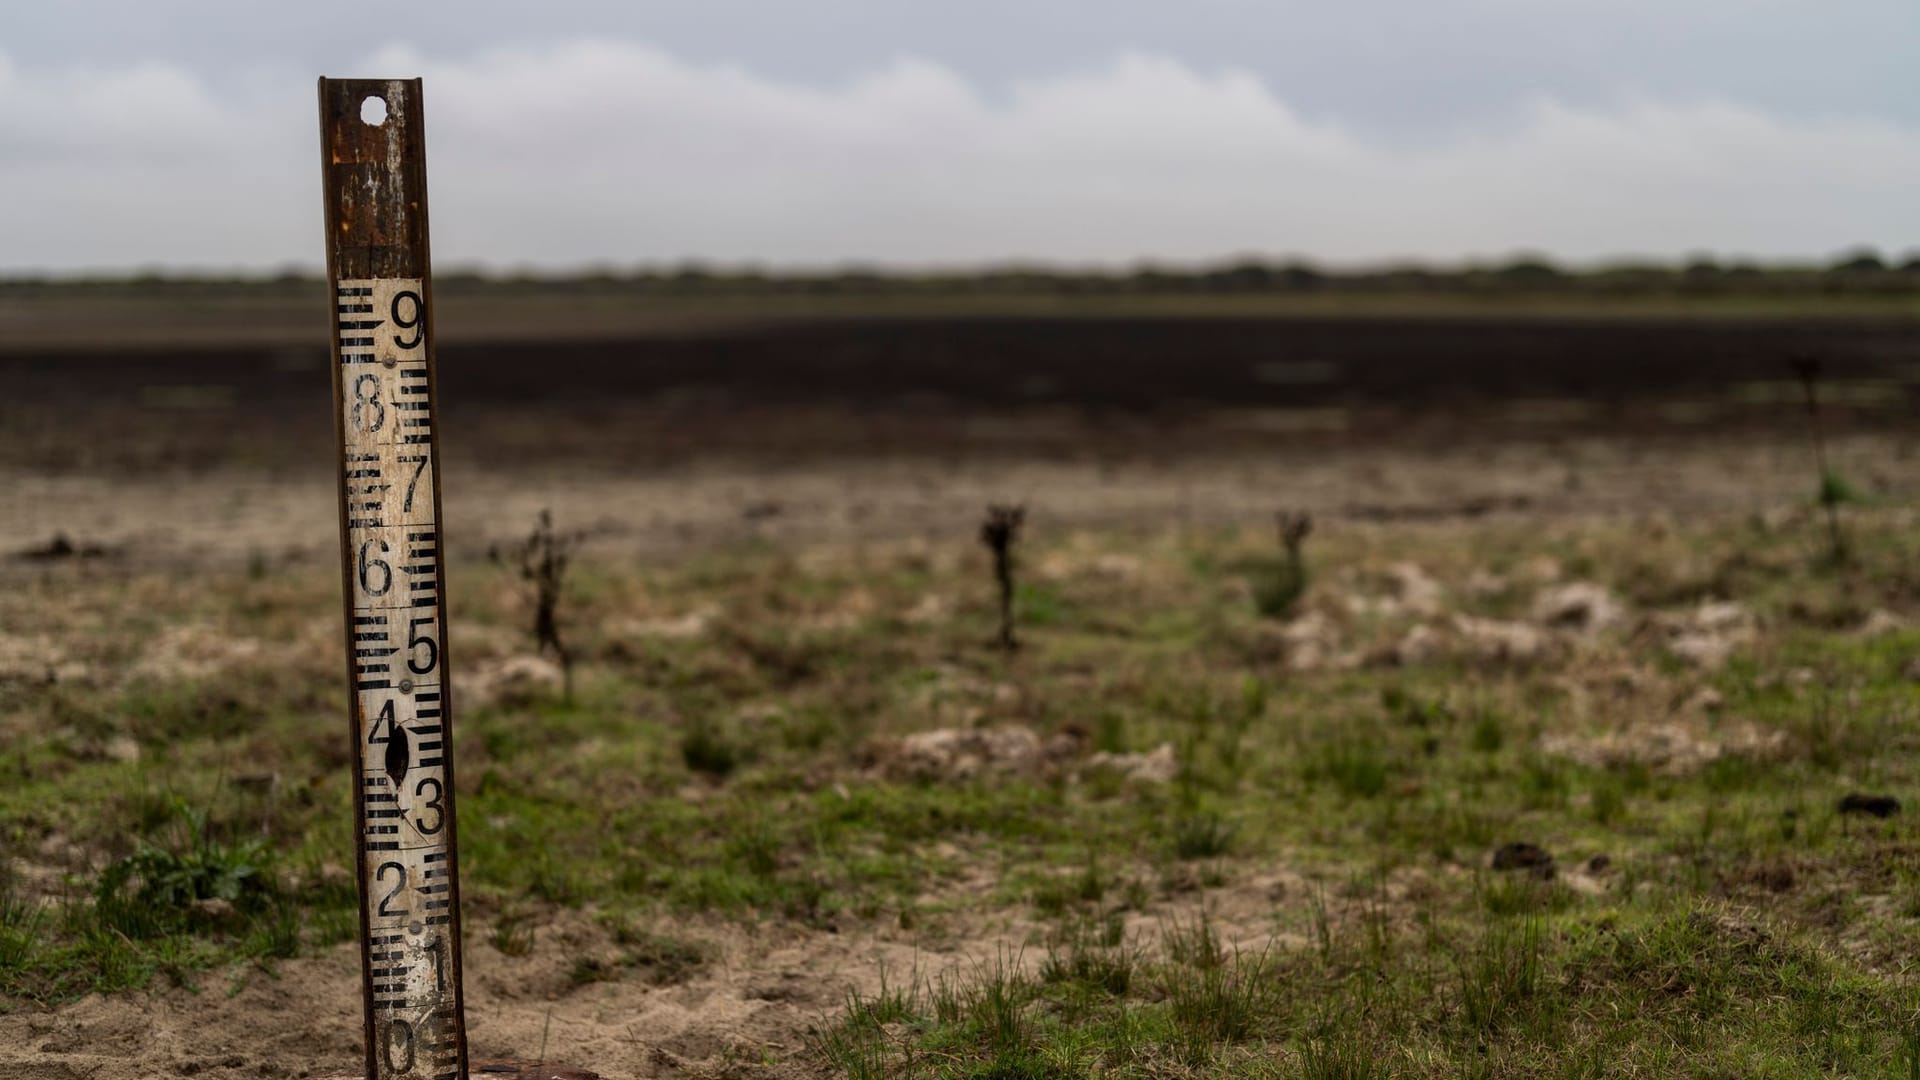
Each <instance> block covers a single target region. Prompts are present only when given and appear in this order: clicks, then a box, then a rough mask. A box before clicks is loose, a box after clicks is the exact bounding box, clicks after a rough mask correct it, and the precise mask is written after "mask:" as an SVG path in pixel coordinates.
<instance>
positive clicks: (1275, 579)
mask: <svg viewBox="0 0 1920 1080" xmlns="http://www.w3.org/2000/svg"><path fill="white" fill-rule="evenodd" d="M1273 517H1274V532H1275V535H1276V536H1277V537H1278V538H1279V540H1280V549H1281V552H1282V554H1283V556H1284V560H1283V561H1282V562H1279V563H1276V564H1275V565H1274V566H1273V569H1272V572H1271V573H1269V574H1267V575H1265V576H1263V577H1262V578H1261V579H1260V580H1259V581H1258V582H1256V583H1255V585H1254V603H1255V605H1256V606H1258V608H1259V609H1260V614H1262V615H1265V616H1267V617H1269V618H1281V617H1284V616H1287V615H1290V614H1292V613H1293V609H1294V607H1295V606H1296V605H1297V604H1299V602H1300V597H1301V596H1302V595H1304V594H1305V593H1306V591H1307V559H1306V552H1305V548H1306V543H1307V536H1308V535H1309V534H1310V533H1312V532H1313V515H1311V514H1308V513H1306V512H1305V511H1293V510H1281V511H1279V512H1278V513H1276V514H1274V516H1273Z"/></svg>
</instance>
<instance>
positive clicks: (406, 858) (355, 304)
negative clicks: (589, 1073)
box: [320, 79, 467, 1080]
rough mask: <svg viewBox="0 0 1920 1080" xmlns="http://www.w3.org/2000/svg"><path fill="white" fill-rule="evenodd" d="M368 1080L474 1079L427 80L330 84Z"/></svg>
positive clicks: (332, 271) (337, 420)
mask: <svg viewBox="0 0 1920 1080" xmlns="http://www.w3.org/2000/svg"><path fill="white" fill-rule="evenodd" d="M320 140H321V149H322V153H323V155H324V162H325V164H324V188H325V194H326V218H327V280H328V286H329V295H330V296H331V297H332V307H333V315H334V317H333V320H332V321H333V325H334V333H333V361H334V362H333V365H332V369H333V372H334V376H335V378H334V384H333V385H334V425H335V428H336V430H337V431H338V433H339V448H340V460H339V464H340V539H341V563H340V565H341V571H342V575H343V579H344V590H345V600H346V644H347V672H348V679H349V684H350V687H351V689H350V691H349V697H348V702H349V704H348V714H349V716H350V717H351V719H352V734H353V784H354V789H353V791H354V813H355V821H354V824H355V830H356V834H357V837H358V843H357V849H358V856H359V857H358V860H357V865H356V868H355V869H356V871H357V873H358V876H359V881H360V961H361V972H362V985H363V989H364V993H365V999H366V1038H367V1077H368V1078H369V1080H386V1078H399V1077H419V1078H431V1080H463V1078H464V1077H465V1076H466V1075H467V1040H466V1018H465V1012H464V1002H463V1001H462V999H461V994H460V876H459V873H458V858H457V856H456V845H455V842H454V815H453V752H452V745H453V744H452V740H451V738H450V737H449V736H450V734H451V730H452V720H453V714H452V709H451V704H452V703H451V695H450V694H449V692H448V682H447V624H446V619H445V611H446V609H445V606H444V603H443V601H444V597H445V587H446V580H445V573H444V569H443V568H444V564H445V560H444V559H443V558H442V544H441V538H440V484H439V475H438V474H439V469H438V461H439V454H438V452H437V446H436V443H435V437H434V412H433V382H434V364H433V286H432V281H431V274H430V271H429V268H428V260H427V170H426V149H425V138H424V132H423V127H422V121H421V115H420V80H418V79H394V80H368V79H321V80H320Z"/></svg>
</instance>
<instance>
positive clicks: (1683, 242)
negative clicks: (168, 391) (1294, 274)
mask: <svg viewBox="0 0 1920 1080" xmlns="http://www.w3.org/2000/svg"><path fill="white" fill-rule="evenodd" d="M330 11H340V12H342V13H344V14H343V15H342V16H333V15H330V14H329V12H330ZM529 12H532V14H529ZM1916 55H1920V2H1917V0H1339V2H1329V0H1311V2H1296V0H967V2H965V3H960V2H954V0H947V2H943V3H937V4H936V3H925V2H921V0H812V2H810V3H798V2H795V0H755V2H748V0H697V2H683V3H660V2H654V0H625V2H619V0H598V2H595V0H543V2H541V3H538V4H506V3H499V2H495V0H464V2H457V3H453V2H450V3H434V2H423V0H412V2H409V3H404V4H351V5H349V4H328V3H325V2H311V3H303V4H291V3H272V4H268V3H261V2H259V0H253V2H242V0H201V2H185V3H173V4H161V3H155V2H152V0H146V2H136V0H126V2H107V0H102V2H93V3H89V2H76V0H68V2H63V3H59V4H25V3H15V4H8V5H6V6H5V7H4V8H0V273H18V272H23V271H38V270H49V269H51V270H62V271H68V270H77V269H128V268H139V267H149V266H172V267H180V268H197V269H215V270H224V269H231V268H240V269H272V268H276V267H281V266H286V265H294V266H304V267H313V266H316V265H317V264H318V262H319V256H320V251H319V248H320V241H321V237H320V225H319V221H320V200H319V179H318V178H319V160H318V157H319V150H318V141H317V140H318V136H317V122H316V120H315V104H314V91H313V80H314V78H315V77H316V76H319V75H335V76H352V75H380V76H410V75H421V76H424V77H425V78H426V80H427V83H426V95H427V96H426V102H427V117H428V143H429V157H430V173H431V176H432V184H433V213H434V221H433V236H434V244H435V252H434V255H435V260H436V263H438V264H439V265H441V266H442V267H447V266H453V265H463V264H465V265H484V266H488V267H492V268H496V269H506V268H513V267H521V266H534V267H543V268H551V269H565V268H572V267H579V266H586V265H594V264H598V265H610V266H633V265H639V264H659V263H668V262H676V261H679V260H683V259H689V258H697V259H703V260H707V261H712V262H717V263H723V264H731V263H747V262H755V263H762V264H767V265H773V266H796V265H799V266H821V265H830V264H837V263H842V262H848V261H865V262H878V263H885V264H894V265H907V266H924V265H951V264H974V263H983V262H1002V261H1008V260H1017V259H1018V260H1040V261H1049V262H1059V263H1075V264H1079V263H1110V264H1119V263H1131V262H1135V261H1138V260H1142V259H1159V260H1165V261H1189V260H1201V259H1214V258H1222V257H1231V256H1236V255H1240V254H1258V255H1266V256H1272V257H1283V256H1294V255H1298V256H1305V257H1310V258H1317V259H1322V260H1325V261H1329V262H1334V263H1354V262H1377V261H1381V260H1387V259H1397V258H1408V257H1410V258H1424V259H1429V260H1442V261H1452V260H1458V259H1462V258H1470V257H1501V256H1505V255H1508V254H1511V253H1514V252H1518V251H1534V252H1542V253H1546V254H1551V255H1554V256H1557V257H1560V258H1565V259H1571V260H1593V259H1598V258H1607V257H1614V256H1625V255H1652V256H1660V257H1670V258H1677V257H1681V256H1685V255H1688V254H1691V253H1696V252H1712V253H1716V254H1719V255H1723V256H1758V257H1767V258H1823V257H1827V256H1829V255H1831V254H1833V253H1834V252H1836V251H1839V250H1841V249H1845V248H1849V247H1853V246H1857V245H1862V244H1866V245H1873V246H1876V247H1879V248H1881V249H1883V250H1886V251H1888V252H1892V253H1899V252H1904V251H1906V250H1907V249H1908V248H1910V247H1920V66H1916V64H1915V61H1914V58H1915V56H1916Z"/></svg>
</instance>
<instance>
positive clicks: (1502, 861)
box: [1493, 840, 1554, 881]
mask: <svg viewBox="0 0 1920 1080" xmlns="http://www.w3.org/2000/svg"><path fill="white" fill-rule="evenodd" d="M1493 868H1494V869H1495V870H1502V871H1505V870H1525V871H1526V872H1527V873H1528V874H1530V875H1532V876H1534V877H1537V878H1539V879H1540V880H1542V881H1545V880H1547V879H1548V878H1551V877H1552V876H1553V874H1554V866H1553V856H1552V855H1551V854H1549V853H1548V851H1547V849H1546V848H1543V847H1541V846H1540V845H1539V844H1532V843H1528V842H1527V841H1525V840H1516V841H1514V842H1512V843H1509V844H1502V845H1500V846H1499V847H1498V848H1495V849H1494V852H1493Z"/></svg>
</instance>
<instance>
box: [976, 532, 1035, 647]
mask: <svg viewBox="0 0 1920 1080" xmlns="http://www.w3.org/2000/svg"><path fill="white" fill-rule="evenodd" d="M1026 517H1027V509H1026V507H1024V506H1001V505H999V504H995V505H992V506H989V507H987V517H986V520H985V521H983V522H981V523H980V542H981V543H983V544H985V545H987V547H988V549H990V550H991V551H992V552H993V577H994V581H995V582H997V583H998V584H999V586H1000V647H1001V648H1003V649H1006V650H1007V651H1009V652H1011V651H1013V650H1014V649H1017V648H1019V647H1020V642H1019V640H1018V639H1016V638H1015V637H1014V633H1013V590H1014V583H1013V548H1014V545H1015V544H1018V543H1019V542H1020V526H1021V524H1022V523H1023V522H1025V520H1026Z"/></svg>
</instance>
